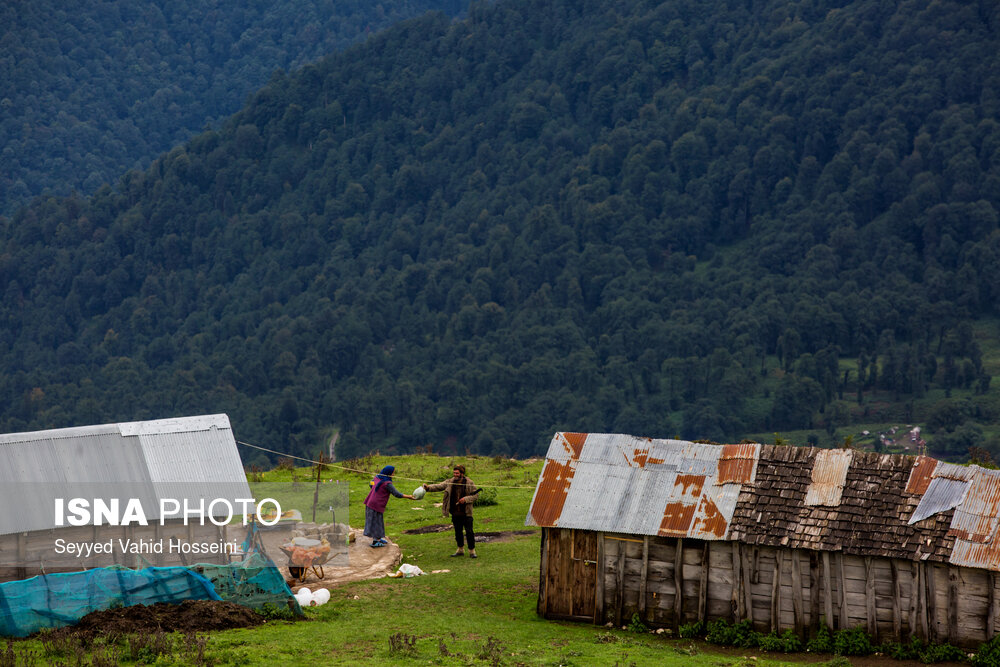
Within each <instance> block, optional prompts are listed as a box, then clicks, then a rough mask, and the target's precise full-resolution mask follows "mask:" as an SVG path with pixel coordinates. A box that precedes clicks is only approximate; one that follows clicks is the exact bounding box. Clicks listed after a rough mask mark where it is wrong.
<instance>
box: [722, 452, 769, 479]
mask: <svg viewBox="0 0 1000 667" xmlns="http://www.w3.org/2000/svg"><path fill="white" fill-rule="evenodd" d="M759 451H760V448H759V446H758V445H755V444H749V443H744V444H741V445H723V446H722V454H721V455H720V456H719V466H718V472H717V477H718V483H719V484H731V483H733V482H736V483H738V484H746V483H747V482H750V481H751V480H752V479H753V470H754V465H755V464H756V462H757V457H758V453H759Z"/></svg>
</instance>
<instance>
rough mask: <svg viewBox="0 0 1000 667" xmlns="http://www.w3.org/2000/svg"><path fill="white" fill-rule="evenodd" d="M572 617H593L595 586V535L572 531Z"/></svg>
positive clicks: (584, 531) (587, 531) (585, 531)
mask: <svg viewBox="0 0 1000 667" xmlns="http://www.w3.org/2000/svg"><path fill="white" fill-rule="evenodd" d="M572 533H573V551H572V562H573V612H572V615H573V616H589V617H590V618H593V617H594V611H595V608H596V604H595V601H596V590H597V589H596V584H597V533H593V532H591V531H589V530H573V531H572Z"/></svg>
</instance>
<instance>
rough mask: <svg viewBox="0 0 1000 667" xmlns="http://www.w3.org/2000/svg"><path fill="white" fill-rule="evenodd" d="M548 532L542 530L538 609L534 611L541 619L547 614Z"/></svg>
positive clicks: (545, 529) (548, 529) (544, 529)
mask: <svg viewBox="0 0 1000 667" xmlns="http://www.w3.org/2000/svg"><path fill="white" fill-rule="evenodd" d="M550 530H552V529H551V528H542V546H541V563H540V564H539V567H538V570H539V575H538V609H536V610H535V611H536V612H537V613H538V615H539V616H542V617H544V616H545V614H546V612H548V591H549V531H550Z"/></svg>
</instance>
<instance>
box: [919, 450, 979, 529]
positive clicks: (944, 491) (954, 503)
mask: <svg viewBox="0 0 1000 667" xmlns="http://www.w3.org/2000/svg"><path fill="white" fill-rule="evenodd" d="M921 458H926V457H921ZM931 460H933V459H931ZM918 463H919V461H918ZM935 463H937V465H936V466H929V465H927V464H926V462H925V463H924V464H923V467H924V468H925V470H926V469H927V468H931V467H933V469H934V472H933V473H932V474H931V475H930V477H929V480H928V483H927V484H926V485H924V483H923V481H921V482H920V486H925V488H926V490H925V491H924V492H923V493H924V495H923V496H922V497H921V498H920V504H919V505H917V508H916V509H915V510H913V516H911V517H910V520H909V521H907V524H908V525H911V526H912V525H913V524H915V523H917V522H918V521H923V520H924V519H926V518H928V517H931V516H934V515H935V514H939V513H941V512H946V511H948V510H950V509H952V508H954V507H958V505H959V504H960V503H961V502H962V498H963V497H964V496H965V492H966V489H967V488H968V486H969V481H970V480H971V479H972V478H973V476H974V475H975V471H976V468H970V467H969V466H960V465H955V464H954V463H944V462H935ZM914 467H916V466H914ZM912 478H913V473H912V472H911V479H912ZM923 479H924V477H921V480H923ZM907 488H909V485H907Z"/></svg>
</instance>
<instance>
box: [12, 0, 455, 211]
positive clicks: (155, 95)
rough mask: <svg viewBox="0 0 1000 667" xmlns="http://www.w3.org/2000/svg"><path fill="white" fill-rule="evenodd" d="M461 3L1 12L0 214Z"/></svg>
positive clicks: (194, 4)
mask: <svg viewBox="0 0 1000 667" xmlns="http://www.w3.org/2000/svg"><path fill="white" fill-rule="evenodd" d="M467 4H468V3H467V2H465V1H464V0H436V1H435V0H415V1H409V0H406V1H399V0H386V1H384V2H381V3H368V2H359V1H358V0H308V1H306V2H294V3H292V2H278V3H274V2H267V3H265V2H232V1H231V0H213V1H206V0H179V1H175V2H169V3H163V2H157V1H155V0H141V1H140V2H123V1H121V0H114V1H112V2H83V3H78V4H75V5H73V6H72V7H69V6H67V5H66V4H65V3H59V2H51V1H49V0H42V1H40V2H30V3H6V4H4V5H3V6H0V26H4V27H3V28H2V29H0V110H2V112H3V113H2V114H0V151H2V160H3V165H4V168H3V169H2V170H0V214H4V213H6V214H10V213H11V212H12V211H13V210H14V208H16V207H17V206H19V205H22V204H24V203H25V202H26V201H27V200H28V199H29V198H30V197H33V196H36V195H39V194H41V193H43V192H49V193H55V194H59V195H67V194H69V193H70V192H72V191H77V192H82V193H86V194H90V193H93V192H94V191H95V190H97V188H98V187H100V186H101V185H102V184H104V183H114V182H116V181H117V180H118V177H119V176H120V175H121V174H122V173H124V172H125V171H127V170H129V169H133V168H146V167H148V166H149V164H150V162H151V161H152V160H153V159H154V158H155V157H156V156H157V155H159V154H160V153H162V152H163V151H165V150H168V149H170V148H171V147H173V146H175V145H177V144H179V143H181V142H182V141H184V140H186V139H189V138H190V137H191V136H192V135H193V134H195V133H197V132H200V131H201V130H203V129H204V128H205V127H206V126H208V125H211V124H214V123H216V122H217V121H218V120H219V119H221V118H224V117H226V116H228V115H230V114H232V113H233V112H235V111H236V110H238V109H239V107H240V105H241V104H242V103H243V102H244V101H245V100H246V98H247V96H248V95H249V94H250V93H251V92H253V91H255V90H257V89H258V88H260V86H262V85H263V84H264V83H266V82H267V79H268V77H269V76H270V75H271V73H272V72H273V71H274V70H276V69H290V68H295V67H300V66H301V65H303V64H305V63H307V62H311V61H314V60H316V59H317V58H320V57H322V56H324V55H326V54H327V53H330V52H332V51H336V50H340V49H343V48H344V47H346V46H349V45H350V44H353V43H356V42H358V41H359V40H362V39H364V38H365V37H366V36H367V35H369V34H371V33H372V32H375V31H377V30H380V29H382V28H384V27H386V26H389V25H391V24H392V23H395V22H397V21H399V20H402V19H405V18H409V17H412V16H415V15H418V14H420V13H422V12H425V11H428V10H430V9H436V10H441V11H446V12H448V13H450V14H456V13H458V12H459V11H460V10H462V9H464V8H465V7H466V6H467Z"/></svg>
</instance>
